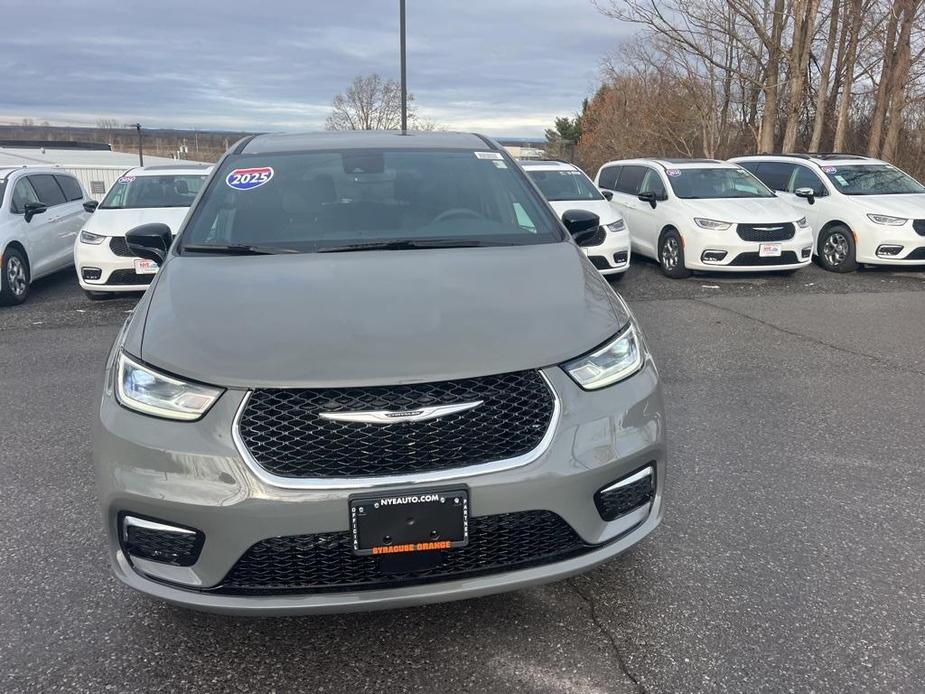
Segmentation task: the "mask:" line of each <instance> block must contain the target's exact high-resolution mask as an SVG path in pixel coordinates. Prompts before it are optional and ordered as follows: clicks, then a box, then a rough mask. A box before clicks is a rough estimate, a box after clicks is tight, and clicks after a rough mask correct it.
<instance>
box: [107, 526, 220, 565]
mask: <svg viewBox="0 0 925 694" xmlns="http://www.w3.org/2000/svg"><path fill="white" fill-rule="evenodd" d="M126 531H127V535H128V536H127V537H126V539H125V551H126V552H127V553H128V554H130V555H132V556H133V557H140V558H142V559H150V560H151V561H157V562H161V563H163V564H172V565H174V566H192V565H193V564H195V563H196V560H197V559H198V558H199V552H200V550H201V549H202V544H203V541H204V539H205V538H204V537H203V535H202V533H190V534H185V533H184V534H181V533H169V532H164V531H161V530H152V529H150V528H139V527H136V526H132V525H130V526H127V527H126Z"/></svg>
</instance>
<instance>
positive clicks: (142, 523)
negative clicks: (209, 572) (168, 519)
mask: <svg viewBox="0 0 925 694" xmlns="http://www.w3.org/2000/svg"><path fill="white" fill-rule="evenodd" d="M130 525H131V526H132V527H135V528H144V529H145V530H157V531H159V532H162V533H173V534H174V535H195V534H196V533H195V532H194V531H193V530H187V529H186V528H178V527H177V526H175V525H164V524H163V523H155V522H154V521H149V520H145V519H144V518H135V516H128V515H126V516H123V518H122V539H123V540H125V541H127V540H128V527H129V526H130Z"/></svg>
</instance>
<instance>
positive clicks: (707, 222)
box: [694, 217, 732, 231]
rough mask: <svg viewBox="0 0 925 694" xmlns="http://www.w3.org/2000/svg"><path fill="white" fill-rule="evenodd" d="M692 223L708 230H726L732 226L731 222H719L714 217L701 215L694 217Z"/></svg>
mask: <svg viewBox="0 0 925 694" xmlns="http://www.w3.org/2000/svg"><path fill="white" fill-rule="evenodd" d="M694 224H696V225H697V226H699V227H700V228H701V229H709V230H710V231H726V229H728V228H729V227H731V226H732V223H731V222H720V221H718V220H716V219H703V218H702V217H694Z"/></svg>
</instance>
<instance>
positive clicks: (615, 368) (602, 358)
mask: <svg viewBox="0 0 925 694" xmlns="http://www.w3.org/2000/svg"><path fill="white" fill-rule="evenodd" d="M642 362H643V355H642V349H641V348H640V345H639V340H638V339H637V338H636V330H635V329H634V328H633V326H632V325H630V326H629V327H628V328H627V329H626V330H625V331H624V332H623V333H622V334H621V335H620V336H619V337H617V338H616V339H614V340H612V341H610V342H608V343H607V344H606V345H604V346H603V347H600V348H599V349H597V350H595V351H594V352H592V353H591V354H586V355H585V356H583V357H578V359H573V360H572V361H570V362H566V363H565V364H563V365H562V368H563V369H565V371H566V373H568V375H569V376H571V377H572V378H573V379H574V380H575V383H577V384H578V385H580V386H581V387H582V388H584V389H585V390H597V389H598V388H603V387H604V386H609V385H610V384H611V383H616V382H617V381H622V380H623V379H624V378H628V377H630V376H632V375H633V374H634V373H636V372H637V371H639V369H640V368H642Z"/></svg>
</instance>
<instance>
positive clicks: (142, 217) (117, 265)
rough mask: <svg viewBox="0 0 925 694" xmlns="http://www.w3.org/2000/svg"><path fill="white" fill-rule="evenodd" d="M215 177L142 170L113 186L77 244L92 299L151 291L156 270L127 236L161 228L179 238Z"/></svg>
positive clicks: (177, 169)
mask: <svg viewBox="0 0 925 694" xmlns="http://www.w3.org/2000/svg"><path fill="white" fill-rule="evenodd" d="M211 171H212V167H211V166H208V165H193V166H191V165H178V166H147V167H144V168H142V167H138V168H134V169H130V170H129V171H126V172H125V174H124V175H122V176H121V177H120V178H119V179H118V180H117V181H116V182H115V183H114V184H113V185H112V188H110V189H109V192H108V193H106V197H105V198H103V201H102V202H101V203H100V204H99V205H98V206H97V207H96V208H95V211H94V212H93V215H92V216H91V217H90V220H89V221H88V222H87V224H86V225H85V226H84V228H83V230H82V231H81V232H80V236H79V237H78V239H77V241H76V243H75V244H74V264H75V265H76V266H77V278H78V281H79V282H80V286H81V287H82V288H83V290H84V291H85V292H86V293H87V296H89V297H90V298H91V299H100V298H103V297H105V296H106V295H107V293H112V292H134V291H144V290H145V289H147V287H148V285H149V284H151V280H152V278H153V277H154V273H156V272H157V264H156V263H154V262H153V261H151V260H145V259H143V258H138V257H136V256H135V254H134V253H132V251H131V250H130V249H129V247H128V244H127V243H126V242H125V232H127V231H129V230H130V229H132V228H134V227H137V226H140V225H141V224H148V223H151V222H160V223H162V224H166V225H167V226H168V227H170V230H171V232H173V233H174V234H176V233H177V229H178V228H179V226H180V222H182V221H183V218H184V217H186V213H187V211H188V210H189V206H190V205H191V204H192V202H193V200H195V199H196V195H197V194H198V193H199V191H200V189H201V188H202V186H203V184H204V183H205V181H206V178H207V177H208V175H209V173H210V172H211ZM88 204H90V206H91V207H92V203H88Z"/></svg>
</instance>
